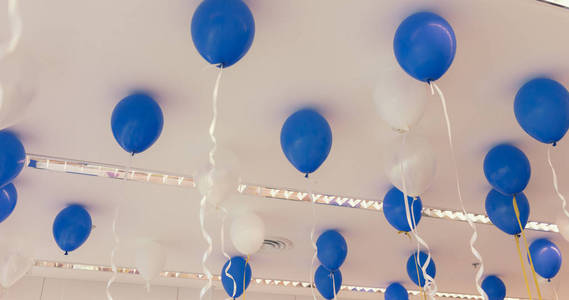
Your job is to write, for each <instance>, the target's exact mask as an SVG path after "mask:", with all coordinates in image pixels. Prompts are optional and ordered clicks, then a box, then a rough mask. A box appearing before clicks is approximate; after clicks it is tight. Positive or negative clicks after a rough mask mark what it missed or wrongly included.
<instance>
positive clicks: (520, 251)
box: [514, 234, 532, 300]
mask: <svg viewBox="0 0 569 300" xmlns="http://www.w3.org/2000/svg"><path fill="white" fill-rule="evenodd" d="M514 238H515V240H516V248H517V249H518V256H519V257H520V264H521V265H522V274H523V275H524V282H525V284H526V289H527V291H528V297H529V300H532V298H531V290H530V287H529V281H528V275H527V273H526V267H525V265H524V257H523V255H522V250H521V249H520V235H519V234H516V235H514Z"/></svg>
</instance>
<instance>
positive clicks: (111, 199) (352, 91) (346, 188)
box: [0, 0, 569, 297]
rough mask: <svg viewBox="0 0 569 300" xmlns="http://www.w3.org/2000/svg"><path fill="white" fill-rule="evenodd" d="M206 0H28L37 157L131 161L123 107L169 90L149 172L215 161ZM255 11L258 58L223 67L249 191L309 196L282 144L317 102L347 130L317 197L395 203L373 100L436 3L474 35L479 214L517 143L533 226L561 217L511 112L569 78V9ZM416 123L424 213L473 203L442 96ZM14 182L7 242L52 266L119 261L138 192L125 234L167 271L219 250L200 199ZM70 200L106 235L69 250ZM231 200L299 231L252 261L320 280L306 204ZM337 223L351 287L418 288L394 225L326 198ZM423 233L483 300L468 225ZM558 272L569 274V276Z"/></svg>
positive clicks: (185, 170) (227, 133)
mask: <svg viewBox="0 0 569 300" xmlns="http://www.w3.org/2000/svg"><path fill="white" fill-rule="evenodd" d="M198 3H199V2H198V1H197V0H185V1H182V0H169V1H151V0H123V1H112V0H100V1H71V0H52V1H40V0H35V1H34V0H27V1H22V2H21V5H22V7H21V12H22V15H23V20H24V35H23V37H22V41H21V44H20V46H19V48H18V49H17V53H16V54H15V55H14V56H12V57H11V58H9V59H13V60H18V61H19V62H26V68H25V69H24V74H25V78H34V82H37V86H36V89H35V92H36V97H35V98H34V101H33V102H32V103H31V105H30V106H29V109H28V111H27V114H26V116H25V117H24V118H23V119H22V120H21V121H20V122H19V123H17V125H15V126H14V127H13V130H14V131H16V132H17V133H19V134H20V135H21V137H22V139H23V141H24V144H25V146H26V150H27V151H28V152H30V153H38V154H44V155H52V156H58V157H67V158H74V159H82V160H87V161H97V162H103V163H111V164H119V165H125V164H126V163H127V161H128V155H127V154H126V153H124V152H123V150H122V149H121V148H120V147H119V146H118V144H117V143H116V142H115V141H114V139H113V136H112V133H111V130H110V115H111V111H112V109H113V107H114V105H115V104H116V103H117V102H118V101H119V100H120V99H121V98H122V97H124V96H125V95H126V94H127V93H128V92H129V91H131V90H134V89H148V90H150V91H152V92H154V93H155V94H156V95H157V99H158V101H159V102H160V104H161V106H162V109H163V111H164V115H165V126H164V130H163V133H162V136H161V137H160V139H159V140H158V142H157V143H156V144H155V145H154V146H153V147H152V148H150V149H149V150H148V151H147V152H145V153H142V154H140V155H138V156H137V157H136V158H135V161H134V166H135V167H139V168H144V169H151V170H162V171H165V172H169V173H175V174H195V172H196V171H198V170H201V169H203V168H204V166H205V165H206V162H207V151H208V150H209V147H210V142H209V139H208V135H207V128H208V126H209V121H210V118H211V91H212V88H213V84H214V80H215V76H216V70H215V69H214V68H211V67H208V66H207V64H206V63H205V62H204V61H203V59H202V58H201V57H200V56H199V54H198V53H197V52H196V50H195V49H194V47H193V45H192V42H191V38H190V33H189V22H190V19H191V16H192V13H193V11H194V9H195V7H196V6H197V4H198ZM247 3H248V4H249V6H250V8H251V9H252V11H253V14H254V16H255V21H256V36H255V40H254V43H253V46H252V48H251V50H250V51H249V53H248V54H247V55H246V56H245V57H244V59H242V61H240V62H239V63H238V64H236V65H235V66H232V67H231V68H229V69H227V70H226V71H225V72H224V77H223V79H222V83H221V90H220V102H219V109H220V117H219V123H218V140H219V141H220V147H221V148H224V149H231V151H233V152H234V153H235V155H236V156H237V157H238V160H239V162H240V165H241V168H240V170H239V172H240V174H241V176H242V178H243V180H244V181H246V182H252V183H259V184H264V185H267V186H277V187H290V188H295V189H300V190H304V189H305V187H306V183H305V182H304V178H303V176H302V175H301V174H299V173H298V172H297V171H296V170H295V169H294V168H293V167H292V166H290V164H289V163H288V161H287V160H286V158H285V157H284V155H283V154H282V152H281V150H280V144H279V134H280V127H281V125H282V123H283V122H284V120H285V118H286V117H287V116H288V115H289V114H290V113H291V112H292V111H294V110H295V109H296V108H299V107H300V106H302V105H306V104H313V105H316V106H318V107H319V108H320V109H321V110H322V111H323V113H324V114H325V116H326V118H327V119H328V120H329V122H330V124H331V127H332V131H333V146H332V151H331V153H330V156H329V158H328V160H327V161H326V162H325V163H324V165H323V166H322V167H321V169H320V170H319V171H317V172H316V173H315V174H314V176H313V178H314V180H315V181H316V183H315V187H314V189H315V190H317V191H320V192H325V193H330V194H341V195H350V196H355V197H363V198H372V199H381V198H382V196H383V194H384V193H385V191H386V190H387V188H388V186H389V184H388V181H387V179H386V177H385V176H384V174H383V171H382V170H383V168H382V165H381V155H382V149H384V147H385V145H387V144H388V143H389V141H390V140H391V139H392V138H393V137H394V133H392V132H391V130H390V129H389V128H388V126H387V125H386V124H384V123H383V122H382V121H381V120H380V119H379V117H378V116H377V115H376V113H375V109H374V107H373V102H372V100H371V95H372V91H373V89H374V85H375V82H376V80H377V78H379V76H380V75H381V74H382V72H385V70H386V69H389V68H391V67H393V66H394V64H395V60H394V57H393V53H392V38H393V33H394V31H395V29H396V27H397V25H398V24H399V22H400V21H401V20H402V19H403V18H404V17H406V16H407V15H409V14H411V13H413V12H415V11H417V10H423V9H428V10H432V11H435V12H437V13H439V14H441V15H442V16H444V17H445V18H446V19H447V20H448V21H449V22H450V23H451V24H452V26H453V28H454V30H455V32H456V36H457V41H458V49H457V55H456V58H455V60H454V63H453V65H452V67H451V68H450V70H449V71H448V72H447V74H445V76H444V77H443V78H442V79H441V80H440V81H439V85H440V86H441V88H442V89H443V91H444V92H445V95H446V97H447V101H448V106H449V111H450V114H451V121H452V123H453V126H454V132H455V141H456V149H457V155H458V162H459V166H460V175H461V176H462V178H463V188H464V195H465V201H466V207H467V209H468V210H469V211H472V212H477V213H484V199H485V195H486V193H487V191H488V190H489V185H488V184H487V182H486V180H485V178H484V175H483V171H482V160H483V157H484V154H485V153H486V151H487V150H488V149H489V148H490V147H491V146H492V145H493V144H494V143H497V142H501V141H509V142H513V143H515V144H516V145H518V146H519V147H520V148H521V149H522V150H523V151H524V152H525V153H526V154H527V156H528V157H529V159H530V162H531V163H532V178H531V182H530V184H529V186H528V188H527V190H526V194H527V196H528V198H529V200H530V203H531V209H532V211H531V219H532V220H538V221H549V222H554V221H555V219H556V217H557V214H558V212H559V207H560V202H559V200H558V199H557V198H556V196H555V194H554V192H553V187H552V182H551V174H550V171H549V169H548V166H547V163H546V160H545V155H546V152H545V151H546V146H545V145H542V144H540V143H538V142H536V141H534V140H532V139H531V138H530V137H529V136H528V135H526V134H525V133H524V132H523V131H522V130H521V128H520V127H519V126H518V124H517V123H516V121H515V118H514V114H513V104H512V103H513V97H514V95H515V92H516V90H517V88H518V87H519V86H520V85H521V84H522V83H523V81H524V80H525V79H527V78H529V77H530V76H532V75H535V74H547V75H550V76H553V77H554V78H555V79H557V80H559V81H560V82H562V83H564V84H566V85H568V84H569V72H568V71H567V70H569V61H567V60H566V59H564V58H565V57H566V52H567V49H568V47H569V35H567V34H566V30H565V29H566V28H569V11H567V10H564V9H561V8H557V7H553V6H549V5H546V4H543V3H539V2H536V1H533V0H522V1H520V0H502V1H494V0H477V1H451V0H446V1H376V0H366V1H364V0H360V1H340V0H335V1H330V0H318V1H317V0H313V1H302V0H290V1H255V0H250V1H247ZM2 26H4V25H2ZM0 32H1V31H0ZM2 34H5V32H2ZM36 80H37V81H36ZM417 84H419V83H417ZM416 130H417V132H419V133H421V134H423V135H425V136H427V137H428V138H429V139H430V140H431V141H432V143H433V145H435V149H436V151H437V155H438V172H437V175H436V178H435V183H434V185H433V187H432V188H431V189H430V190H429V191H428V192H427V193H426V194H425V195H424V197H423V201H424V202H423V203H424V205H426V206H429V207H438V208H445V209H457V208H458V203H457V200H456V198H455V196H456V191H455V189H454V187H455V186H454V177H453V171H452V169H451V164H450V161H449V160H448V159H447V157H449V154H450V152H449V148H448V144H447V139H446V131H445V130H446V129H445V125H444V123H443V116H442V111H441V107H440V103H439V102H438V101H437V99H433V101H432V103H431V104H430V105H429V107H428V109H427V112H426V114H425V117H424V118H423V120H422V121H421V123H420V124H419V126H418V128H417V129H416ZM568 154H569V150H568V148H567V146H566V143H565V142H564V141H562V142H561V143H560V144H559V146H558V147H557V148H555V151H554V153H553V160H554V163H555V164H556V165H557V166H558V167H557V169H558V173H559V174H558V175H559V176H560V181H561V189H562V191H563V192H569V191H568V190H567V189H566V188H565V187H566V183H567V182H569V160H567V159H564V157H566V156H567V155H568ZM16 185H17V187H18V190H19V193H20V202H19V205H18V207H17V209H16V211H15V212H14V214H13V216H12V217H10V218H9V219H8V220H7V221H5V222H4V223H3V224H1V226H0V233H1V234H2V235H3V236H10V237H11V238H12V239H13V240H19V241H22V243H24V244H27V245H28V247H29V248H33V252H34V255H35V256H36V257H38V258H42V259H49V260H57V261H71V262H81V263H93V264H109V254H110V250H111V248H112V245H113V243H112V235H111V222H112V216H113V211H114V208H115V207H116V205H117V204H118V202H119V199H121V198H124V197H126V199H127V200H126V203H125V204H123V206H122V211H123V214H122V216H121V218H120V220H119V228H120V229H119V230H120V233H121V235H122V236H123V238H124V239H125V240H127V241H128V240H129V239H132V238H134V237H135V236H138V235H148V236H152V237H155V238H157V239H159V240H160V241H162V242H163V243H164V244H165V245H167V247H168V269H169V270H180V271H188V272H199V271H201V268H200V266H199V263H200V258H201V254H202V252H203V250H204V248H205V244H204V243H203V242H202V239H201V235H200V234H199V227H198V219H197V218H198V208H199V203H198V202H199V200H198V199H199V195H198V193H197V191H195V190H186V189H181V188H176V187H165V186H157V185H150V184H141V183H130V182H129V183H122V182H117V181H113V180H109V179H102V178H93V177H84V176H73V175H69V174H59V173H50V172H43V171H39V170H32V169H26V170H25V171H24V173H23V174H22V175H21V176H20V177H19V178H18V179H17V181H16ZM125 195H126V196H125ZM69 202H80V203H83V204H85V205H87V206H88V208H89V210H90V212H91V213H92V216H93V219H94V224H95V225H96V226H97V228H96V229H95V231H94V232H93V234H92V236H91V237H90V239H89V241H88V242H87V243H86V244H85V245H84V246H83V247H82V248H81V249H79V250H78V251H76V252H74V253H72V255H70V256H68V257H64V256H63V255H62V253H61V251H59V250H58V249H57V246H56V245H55V243H54V242H53V239H52V237H51V223H52V220H53V218H54V216H55V215H56V214H57V212H58V211H59V210H60V209H61V208H62V207H64V205H65V204H66V203H69ZM227 205H228V206H229V207H230V208H231V209H232V211H233V212H238V211H242V210H247V209H251V210H255V211H257V212H259V213H260V215H261V216H262V217H263V219H264V220H265V222H266V226H267V234H268V235H271V236H281V237H285V238H288V239H290V240H292V241H293V243H294V245H295V246H294V248H293V249H292V250H289V251H285V252H282V253H261V254H258V255H256V256H255V257H253V258H252V264H253V270H254V275H255V276H259V277H269V278H282V279H299V280H308V272H309V268H308V266H309V263H310V259H311V256H312V249H311V246H310V241H309V231H310V226H311V224H312V217H311V211H310V206H309V205H308V204H305V203H295V202H288V201H277V200H268V199H263V198H253V197H246V196H235V197H234V198H233V199H231V201H228V204H227ZM208 222H209V225H208V226H209V227H210V228H211V229H212V230H213V233H214V236H218V235H219V233H218V231H219V218H218V216H216V215H214V214H212V215H211V217H210V218H209V219H208ZM326 228H337V229H339V230H341V231H342V233H343V234H344V235H345V237H346V239H347V241H348V245H349V256H348V259H347V261H346V263H345V265H344V266H343V267H342V272H343V274H344V281H345V283H351V284H360V285H366V286H385V285H387V283H388V282H390V281H395V280H399V281H403V282H404V283H405V285H406V286H407V287H408V288H411V287H412V285H411V283H410V281H409V280H408V278H407V275H406V274H405V269H404V264H405V262H406V259H407V257H408V255H409V252H410V251H411V247H412V245H411V244H410V243H409V242H408V241H407V240H406V239H405V238H404V237H402V236H399V235H397V234H396V233H395V232H394V230H393V229H392V228H391V227H390V226H389V225H388V224H387V222H386V221H385V219H384V218H383V216H382V215H379V214H376V213H372V212H368V211H363V210H355V209H347V208H338V207H322V206H319V207H318V229H319V230H324V229H326ZM478 228H479V231H480V240H479V243H478V245H479V248H480V250H481V252H482V254H483V256H484V259H485V262H486V268H487V269H488V271H489V272H491V273H497V274H499V275H500V276H502V277H503V279H504V281H505V282H506V284H507V287H508V294H509V296H520V297H523V296H524V289H523V279H522V277H521V272H520V267H519V261H517V257H516V252H515V251H516V250H515V246H514V241H513V238H511V237H509V236H506V235H505V234H503V233H501V232H500V231H498V230H497V229H495V228H494V227H492V226H488V225H481V226H478ZM420 233H421V235H422V236H423V237H424V238H425V240H426V241H427V242H428V243H429V244H430V245H431V247H432V249H433V254H434V258H435V260H436V263H437V278H436V279H437V283H438V285H439V288H440V290H442V291H457V292H465V293H475V289H474V285H473V276H474V270H473V269H472V266H471V263H473V262H474V258H473V257H472V256H471V254H470V251H469V248H468V246H467V244H468V239H469V237H470V234H471V232H470V229H469V227H468V226H467V225H466V224H464V223H455V222H451V221H445V220H433V219H424V220H423V221H422V222H421V225H420ZM528 235H529V236H530V238H532V239H533V238H536V237H540V236H547V237H549V238H551V239H553V240H554V241H555V242H557V244H558V245H559V246H560V247H561V248H562V250H563V253H564V254H565V256H566V257H569V246H568V245H567V243H566V242H565V241H563V240H562V239H561V238H560V236H559V235H556V234H545V233H537V232H529V233H528ZM7 240H8V239H7ZM215 240H216V241H218V240H219V239H218V238H216V239H215ZM228 244H229V243H228ZM215 246H216V249H217V248H218V247H219V245H217V244H216V245H215ZM131 250H132V245H130V244H129V243H128V242H127V243H126V244H125V245H124V247H123V248H122V252H121V253H120V255H119V263H120V264H121V265H133V264H134V262H133V260H132V255H131V252H130V251H131ZM222 263H223V256H221V254H220V253H219V252H216V253H215V254H214V255H213V257H212V259H211V265H212V268H213V269H214V270H218V269H220V267H221V265H222ZM78 276H83V275H78ZM85 276H86V275H85ZM559 279H560V280H561V281H563V280H567V279H569V268H568V267H567V266H564V267H563V269H562V272H561V274H560V275H559ZM544 293H545V294H546V295H549V291H546V292H544ZM564 294H565V295H569V287H567V286H565V287H562V288H561V295H562V296H563V295H564Z"/></svg>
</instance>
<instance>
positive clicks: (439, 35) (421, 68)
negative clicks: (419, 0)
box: [393, 12, 456, 82]
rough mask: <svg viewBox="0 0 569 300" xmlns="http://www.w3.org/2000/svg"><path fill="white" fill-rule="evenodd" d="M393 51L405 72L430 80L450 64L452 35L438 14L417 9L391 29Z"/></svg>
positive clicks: (452, 43) (454, 51)
mask: <svg viewBox="0 0 569 300" xmlns="http://www.w3.org/2000/svg"><path fill="white" fill-rule="evenodd" d="M393 50H394V52H395V57H396V58H397V61H398V62H399V65H401V67H402V68H403V70H405V72H407V73H408V74H409V75H411V76H413V77H414V78H415V79H417V80H420V81H425V82H429V81H434V80H437V79H439V78H440V77H441V76H443V74H444V73H445V72H446V71H447V70H448V68H449V67H450V65H451V64H452V61H453V59H454V55H455V53H456V37H455V36H454V31H453V30H452V27H451V26H450V24H449V23H448V22H447V21H446V20H445V19H443V18H442V17H441V16H439V15H436V14H434V13H431V12H419V13H415V14H413V15H411V16H409V17H407V18H406V19H405V20H403V22H401V24H400V25H399V28H397V31H396V32H395V38H394V39H393Z"/></svg>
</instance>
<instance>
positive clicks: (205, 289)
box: [200, 65, 223, 300]
mask: <svg viewBox="0 0 569 300" xmlns="http://www.w3.org/2000/svg"><path fill="white" fill-rule="evenodd" d="M222 74H223V66H221V65H220V69H219V73H218V74H217V79H216V80H215V85H214V87H213V94H212V113H213V116H212V119H211V124H210V125H209V138H210V139H211V142H212V147H211V149H210V151H209V164H210V167H211V169H210V170H209V172H208V176H207V180H208V188H209V189H210V191H211V188H212V186H213V172H214V170H215V151H216V150H217V139H216V138H215V126H216V125H217V98H218V94H219V84H220V82H221V75H222ZM210 191H208V193H206V194H205V195H204V196H203V197H202V200H201V201H200V229H201V232H202V236H203V238H204V240H205V241H206V243H207V248H206V250H205V252H204V254H203V257H202V270H203V273H204V274H205V275H206V277H207V283H206V284H205V286H204V287H203V288H202V289H201V291H200V300H201V299H203V297H204V296H205V294H206V293H207V292H208V291H209V289H210V288H211V286H212V284H213V282H212V279H213V275H212V274H211V271H210V270H209V269H208V268H207V265H206V262H207V259H208V257H209V255H210V254H211V252H212V251H213V242H212V240H211V236H210V235H209V233H207V231H206V229H205V211H206V208H207V207H206V206H207V195H208V194H209V192H210Z"/></svg>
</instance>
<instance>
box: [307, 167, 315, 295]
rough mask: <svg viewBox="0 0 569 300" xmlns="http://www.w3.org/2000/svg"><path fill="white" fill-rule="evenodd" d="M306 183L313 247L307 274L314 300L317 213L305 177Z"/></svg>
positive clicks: (310, 187) (312, 195)
mask: <svg viewBox="0 0 569 300" xmlns="http://www.w3.org/2000/svg"><path fill="white" fill-rule="evenodd" d="M306 183H307V186H308V188H307V190H308V196H309V197H310V202H311V204H310V206H311V209H312V228H311V229H310V243H311V244H312V248H313V249H314V253H313V254H312V261H311V262H310V275H309V279H308V280H309V281H308V282H310V283H312V284H311V285H310V291H311V292H312V298H313V299H314V300H317V298H316V292H315V290H314V286H315V285H316V284H315V282H314V263H315V262H316V257H317V255H318V247H316V241H315V240H314V235H315V233H316V223H317V215H316V201H315V199H314V194H313V193H312V183H311V182H310V178H309V177H306Z"/></svg>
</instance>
